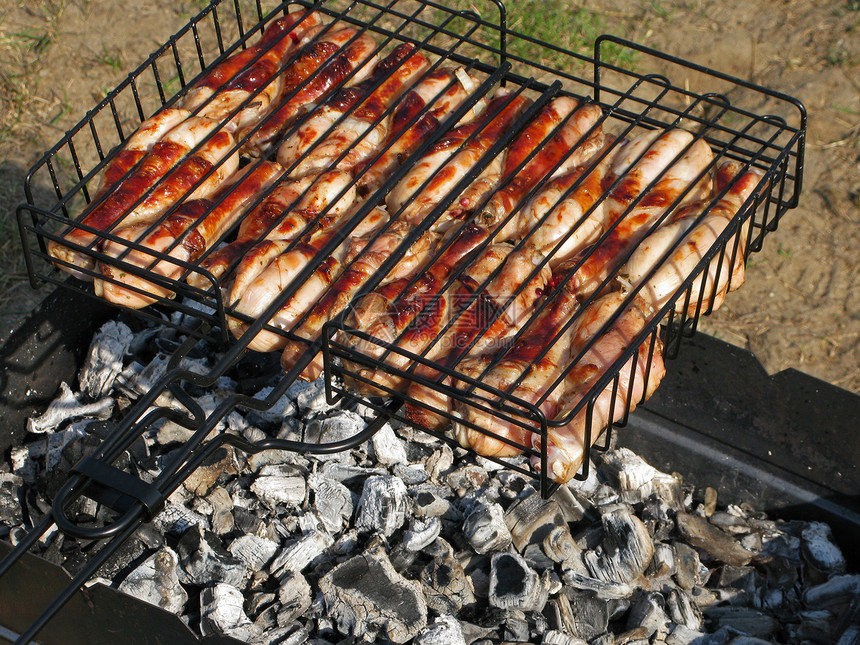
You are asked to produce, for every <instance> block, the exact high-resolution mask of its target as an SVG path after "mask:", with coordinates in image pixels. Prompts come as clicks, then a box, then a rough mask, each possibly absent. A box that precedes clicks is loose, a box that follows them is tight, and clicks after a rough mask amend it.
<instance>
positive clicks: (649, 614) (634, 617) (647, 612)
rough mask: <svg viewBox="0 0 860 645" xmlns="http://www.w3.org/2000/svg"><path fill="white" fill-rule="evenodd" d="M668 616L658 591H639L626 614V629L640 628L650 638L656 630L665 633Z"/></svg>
mask: <svg viewBox="0 0 860 645" xmlns="http://www.w3.org/2000/svg"><path fill="white" fill-rule="evenodd" d="M668 626H669V617H668V616H667V615H666V612H665V610H664V609H663V596H662V595H660V594H658V593H641V594H639V598H638V599H637V600H636V601H635V602H634V603H633V606H632V607H631V608H630V612H629V613H628V614H627V629H628V630H634V629H642V630H643V631H644V632H645V637H646V638H650V637H651V636H653V635H654V634H655V633H657V632H661V633H665V632H666V631H667V629H668Z"/></svg>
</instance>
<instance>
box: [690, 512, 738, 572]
mask: <svg viewBox="0 0 860 645" xmlns="http://www.w3.org/2000/svg"><path fill="white" fill-rule="evenodd" d="M677 522H678V530H679V531H680V533H681V535H682V536H683V537H684V538H686V539H687V541H688V542H689V543H690V544H691V545H692V546H694V547H695V548H697V549H701V550H702V551H704V552H705V553H707V554H708V555H709V556H711V557H712V558H714V559H715V560H718V561H719V562H724V563H726V564H732V565H735V566H738V567H741V566H744V565H745V564H748V563H749V561H750V560H752V557H753V555H754V554H752V553H750V552H749V551H747V550H746V549H744V548H743V547H742V546H740V545H739V544H738V543H737V542H736V541H735V540H734V539H733V538H732V537H731V536H730V535H729V534H728V533H726V532H725V531H722V530H721V529H719V528H717V527H716V526H714V525H713V524H711V523H710V522H708V520H706V519H704V518H702V517H699V516H698V515H691V514H689V513H678V515H677Z"/></svg>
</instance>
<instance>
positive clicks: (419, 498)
mask: <svg viewBox="0 0 860 645" xmlns="http://www.w3.org/2000/svg"><path fill="white" fill-rule="evenodd" d="M449 494H450V491H449V490H447V489H445V488H443V487H441V486H434V485H433V484H422V485H420V486H416V487H415V488H412V489H410V490H409V495H410V497H411V498H412V512H413V514H414V515H415V517H440V516H443V515H445V514H446V513H448V511H449V510H450V509H451V502H450V501H448V499H446V496H447V495H449Z"/></svg>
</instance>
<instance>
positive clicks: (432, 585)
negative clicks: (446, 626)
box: [421, 554, 475, 614]
mask: <svg viewBox="0 0 860 645" xmlns="http://www.w3.org/2000/svg"><path fill="white" fill-rule="evenodd" d="M421 582H422V583H423V584H424V587H425V589H424V595H425V597H426V598H427V606H428V607H429V608H430V609H432V610H433V611H435V612H437V613H439V614H456V613H457V612H459V611H460V610H461V609H462V608H463V607H465V606H467V605H471V604H472V603H473V602H475V593H474V590H473V589H472V585H471V583H470V582H469V579H468V577H467V576H466V572H465V571H464V570H463V566H462V565H461V564H460V562H459V561H458V560H457V559H456V558H455V557H453V556H452V555H450V554H448V555H446V556H444V557H441V558H439V557H437V558H434V559H433V560H432V561H431V562H430V563H429V564H428V565H427V566H426V567H424V569H423V570H422V571H421Z"/></svg>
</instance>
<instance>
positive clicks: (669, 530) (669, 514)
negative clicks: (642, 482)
mask: <svg viewBox="0 0 860 645" xmlns="http://www.w3.org/2000/svg"><path fill="white" fill-rule="evenodd" d="M676 510H677V509H674V508H672V507H671V506H670V505H669V503H668V502H667V501H666V500H664V499H663V498H661V497H660V496H658V495H651V496H649V497H647V498H646V499H645V500H644V502H643V503H642V513H641V518H642V521H643V522H644V523H645V526H646V527H648V532H649V533H650V534H651V536H652V537H653V538H654V540H655V541H661V540H669V539H670V538H671V537H672V536H673V534H674V532H675V513H676Z"/></svg>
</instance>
